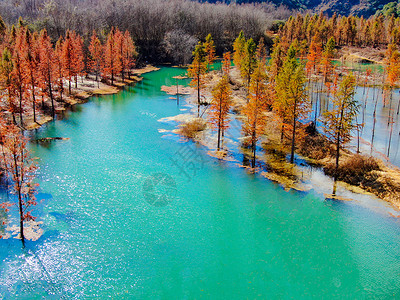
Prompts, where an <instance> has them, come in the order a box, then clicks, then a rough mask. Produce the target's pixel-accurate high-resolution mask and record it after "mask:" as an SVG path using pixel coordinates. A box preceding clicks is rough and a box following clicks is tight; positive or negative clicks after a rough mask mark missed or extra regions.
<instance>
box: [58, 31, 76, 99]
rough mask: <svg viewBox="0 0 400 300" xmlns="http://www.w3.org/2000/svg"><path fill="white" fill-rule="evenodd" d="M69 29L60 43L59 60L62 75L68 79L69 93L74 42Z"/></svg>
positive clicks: (73, 72) (72, 68) (73, 74)
mask: <svg viewBox="0 0 400 300" xmlns="http://www.w3.org/2000/svg"><path fill="white" fill-rule="evenodd" d="M71 35H72V33H71V31H69V30H68V31H67V35H66V36H65V40H64V42H63V43H62V53H61V61H62V67H63V71H64V75H65V77H66V79H67V80H68V92H69V94H71V92H72V90H71V82H72V78H73V77H74V76H75V68H74V42H73V38H72V37H71Z"/></svg>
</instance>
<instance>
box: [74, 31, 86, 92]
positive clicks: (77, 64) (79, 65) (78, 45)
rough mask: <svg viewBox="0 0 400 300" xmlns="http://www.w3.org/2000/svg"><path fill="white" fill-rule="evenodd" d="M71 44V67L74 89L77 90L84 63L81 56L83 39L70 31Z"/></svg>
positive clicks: (82, 74)
mask: <svg viewBox="0 0 400 300" xmlns="http://www.w3.org/2000/svg"><path fill="white" fill-rule="evenodd" d="M71 38H72V43H73V52H72V62H73V64H72V66H73V72H74V75H75V88H78V76H84V75H85V73H84V69H85V62H84V55H83V39H82V37H81V36H80V35H79V34H76V33H75V32H74V31H72V36H71Z"/></svg>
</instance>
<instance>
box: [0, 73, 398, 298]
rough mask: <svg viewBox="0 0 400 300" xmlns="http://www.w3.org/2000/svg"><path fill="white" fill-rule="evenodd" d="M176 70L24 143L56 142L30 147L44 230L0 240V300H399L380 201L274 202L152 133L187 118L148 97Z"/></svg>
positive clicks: (391, 240) (239, 177)
mask: <svg viewBox="0 0 400 300" xmlns="http://www.w3.org/2000/svg"><path fill="white" fill-rule="evenodd" d="M182 72H183V71H182V70H180V69H177V68H169V67H163V68H162V69H161V70H160V71H157V72H153V73H148V74H145V75H144V80H143V81H142V82H140V83H138V84H137V85H136V86H134V87H127V88H126V89H125V90H124V91H122V92H120V93H119V94H117V95H113V96H104V97H98V98H92V99H91V100H90V101H89V102H88V103H86V104H83V105H79V106H76V107H75V108H74V109H73V111H70V112H68V113H67V114H68V115H66V116H65V118H63V119H62V120H58V121H56V122H54V123H51V124H49V125H47V126H45V127H43V128H42V129H40V130H38V131H37V132H36V133H33V135H34V137H33V138H34V139H37V138H41V137H65V138H69V140H64V141H54V142H52V143H50V144H48V145H43V144H42V145H41V144H36V143H32V144H31V148H32V152H33V155H34V156H36V157H38V158H39V166H40V170H39V174H38V182H39V183H40V193H39V195H38V198H39V200H40V203H39V205H38V206H37V209H36V210H35V212H34V214H35V215H36V216H38V221H42V222H43V224H42V225H41V226H42V228H43V230H44V234H43V235H42V236H41V237H40V238H39V239H38V240H37V241H28V242H27V247H26V248H25V249H21V242H20V241H19V240H17V239H6V240H0V277H1V281H0V298H4V299H16V298H18V299H43V298H44V299H60V298H63V299H67V298H68V299H70V298H74V299H86V298H99V299H103V298H106V297H109V298H112V299H200V298H203V299H255V298H259V299H289V298H296V299H311V298H318V299H321V298H323V299H365V298H380V299H385V298H390V299H392V298H397V299H399V297H400V222H399V220H398V219H397V218H394V217H392V216H391V215H390V214H389V212H388V211H386V207H387V205H386V204H384V203H382V202H380V201H378V200H371V199H369V200H365V201H364V200H363V199H364V198H363V196H361V195H360V196H359V198H356V199H355V201H333V200H325V198H324V196H323V191H322V190H319V189H312V190H311V191H309V192H295V191H289V192H287V191H285V190H284V189H283V188H282V187H280V186H279V185H277V184H275V183H273V182H271V181H269V180H267V179H265V178H264V177H262V176H260V175H258V174H251V173H249V172H248V171H246V169H243V168H241V167H239V166H238V165H237V164H235V163H230V162H224V161H218V160H217V159H214V158H212V157H210V156H208V155H207V150H206V149H204V148H203V147H201V146H198V145H195V144H193V143H191V142H183V141H181V140H180V138H179V137H178V136H176V135H174V134H171V133H168V132H166V131H163V130H172V129H173V128H174V127H175V126H176V124H174V123H173V122H166V121H164V122H160V121H159V120H160V119H162V118H165V117H170V116H174V115H177V114H179V113H182V112H185V111H184V110H185V109H188V107H186V106H185V104H184V103H182V104H181V105H180V106H177V105H176V102H175V101H174V100H172V99H170V97H169V96H168V95H166V94H165V93H163V92H161V91H160V87H161V85H172V84H174V83H175V81H174V80H173V79H172V76H175V75H178V74H181V73H182ZM160 129H163V130H160ZM320 176H322V175H320ZM321 178H322V179H320V182H321V184H320V185H321V186H323V185H324V184H326V178H324V177H321ZM315 180H316V181H317V182H318V180H317V179H315ZM317 185H318V184H317ZM158 195H165V196H164V197H158ZM155 200H157V201H155ZM158 200H159V201H158ZM365 202H368V205H364V204H363V203H365ZM376 207H378V208H379V209H375V208H376ZM387 210H390V209H389V208H387Z"/></svg>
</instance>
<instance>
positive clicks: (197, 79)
mask: <svg viewBox="0 0 400 300" xmlns="http://www.w3.org/2000/svg"><path fill="white" fill-rule="evenodd" d="M206 70H207V62H206V58H205V52H204V48H203V45H202V44H201V43H200V42H199V43H198V44H197V45H196V48H195V49H194V51H193V62H192V64H191V65H190V66H189V68H188V76H189V77H190V78H192V81H191V83H190V85H191V86H193V87H194V88H196V90H197V117H199V116H200V104H201V101H200V90H201V88H202V86H203V75H204V74H205V73H206Z"/></svg>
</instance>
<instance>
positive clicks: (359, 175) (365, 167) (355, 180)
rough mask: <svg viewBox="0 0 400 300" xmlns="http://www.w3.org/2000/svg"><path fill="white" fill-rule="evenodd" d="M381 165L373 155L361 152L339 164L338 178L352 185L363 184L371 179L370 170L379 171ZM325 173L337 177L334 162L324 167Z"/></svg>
mask: <svg viewBox="0 0 400 300" xmlns="http://www.w3.org/2000/svg"><path fill="white" fill-rule="evenodd" d="M379 170H380V167H379V165H378V163H377V161H376V160H375V158H373V157H372V156H363V155H359V154H355V155H352V156H350V157H348V158H347V159H345V160H344V161H342V162H341V163H340V164H339V169H338V170H337V179H338V180H341V181H344V182H347V183H349V184H352V185H360V184H361V185H363V184H364V183H366V182H367V181H370V174H369V173H370V172H371V171H379ZM324 172H325V174H327V175H329V176H332V177H335V173H336V166H335V164H334V163H331V164H329V165H327V166H326V167H325V168H324Z"/></svg>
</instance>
